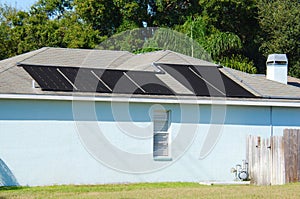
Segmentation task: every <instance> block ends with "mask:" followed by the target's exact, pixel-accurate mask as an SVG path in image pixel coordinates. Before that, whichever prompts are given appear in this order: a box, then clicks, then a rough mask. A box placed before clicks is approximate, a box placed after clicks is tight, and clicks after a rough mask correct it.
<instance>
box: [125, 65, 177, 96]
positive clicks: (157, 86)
mask: <svg viewBox="0 0 300 199" xmlns="http://www.w3.org/2000/svg"><path fill="white" fill-rule="evenodd" d="M126 74H127V75H128V76H129V77H130V78H131V79H132V80H134V81H135V82H136V83H137V84H138V85H139V86H140V87H141V88H142V89H143V90H144V91H146V93H147V94H156V95H173V92H172V91H171V90H170V89H169V88H168V87H167V86H166V85H165V84H164V83H163V82H162V81H161V80H160V79H158V77H156V75H155V73H152V72H140V71H128V72H127V73H126Z"/></svg>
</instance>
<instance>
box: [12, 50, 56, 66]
mask: <svg viewBox="0 0 300 199" xmlns="http://www.w3.org/2000/svg"><path fill="white" fill-rule="evenodd" d="M50 48H51V47H43V48H40V49H38V50H36V52H37V53H34V54H33V55H31V56H29V57H26V58H25V59H23V60H21V61H19V62H17V65H18V64H19V63H21V62H23V61H25V60H27V59H30V58H32V57H33V56H36V55H38V54H40V53H42V52H45V51H46V50H49V49H50Z"/></svg>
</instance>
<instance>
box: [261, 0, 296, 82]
mask: <svg viewBox="0 0 300 199" xmlns="http://www.w3.org/2000/svg"><path fill="white" fill-rule="evenodd" d="M258 8H259V12H258V13H259V25H260V27H261V29H262V31H261V33H260V38H261V47H260V50H261V52H262V53H263V54H264V55H265V56H267V55H268V54H272V53H284V54H287V56H288V59H289V73H290V75H293V76H296V77H300V62H299V60H300V40H299V35H300V2H299V1H298V0H286V1H281V0H273V1H268V0H259V1H258Z"/></svg>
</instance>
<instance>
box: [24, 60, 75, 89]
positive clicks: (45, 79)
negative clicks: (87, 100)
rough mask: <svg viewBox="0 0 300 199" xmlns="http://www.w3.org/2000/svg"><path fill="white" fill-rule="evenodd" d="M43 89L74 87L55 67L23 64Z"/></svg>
mask: <svg viewBox="0 0 300 199" xmlns="http://www.w3.org/2000/svg"><path fill="white" fill-rule="evenodd" d="M23 68H24V69H25V70H26V71H27V72H28V73H29V74H30V75H31V77H32V78H33V79H34V80H35V81H36V82H37V83H38V84H39V85H40V87H41V89H42V90H51V91H73V89H74V87H73V86H72V85H71V84H70V83H69V82H68V81H67V80H66V79H65V78H64V77H63V76H62V75H61V74H60V73H59V72H58V71H57V70H56V68H54V67H37V66H23Z"/></svg>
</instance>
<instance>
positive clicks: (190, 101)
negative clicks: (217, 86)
mask: <svg viewBox="0 0 300 199" xmlns="http://www.w3.org/2000/svg"><path fill="white" fill-rule="evenodd" d="M1 99H2V100H7V99H15V100H58V101H94V102H126V103H157V104H187V105H222V106H224V105H225V106H272V107H298V108H300V100H299V101H278V100H268V101H265V100H263V99H261V98H260V99H253V100H252V99H251V100H247V99H244V100H236V99H233V98H184V97H182V98H180V97H177V98H173V99H171V98H159V97H157V96H156V97H148V98H145V97H128V96H75V95H74V96H64V95H36V94H35V95H30V94H0V100H1Z"/></svg>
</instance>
